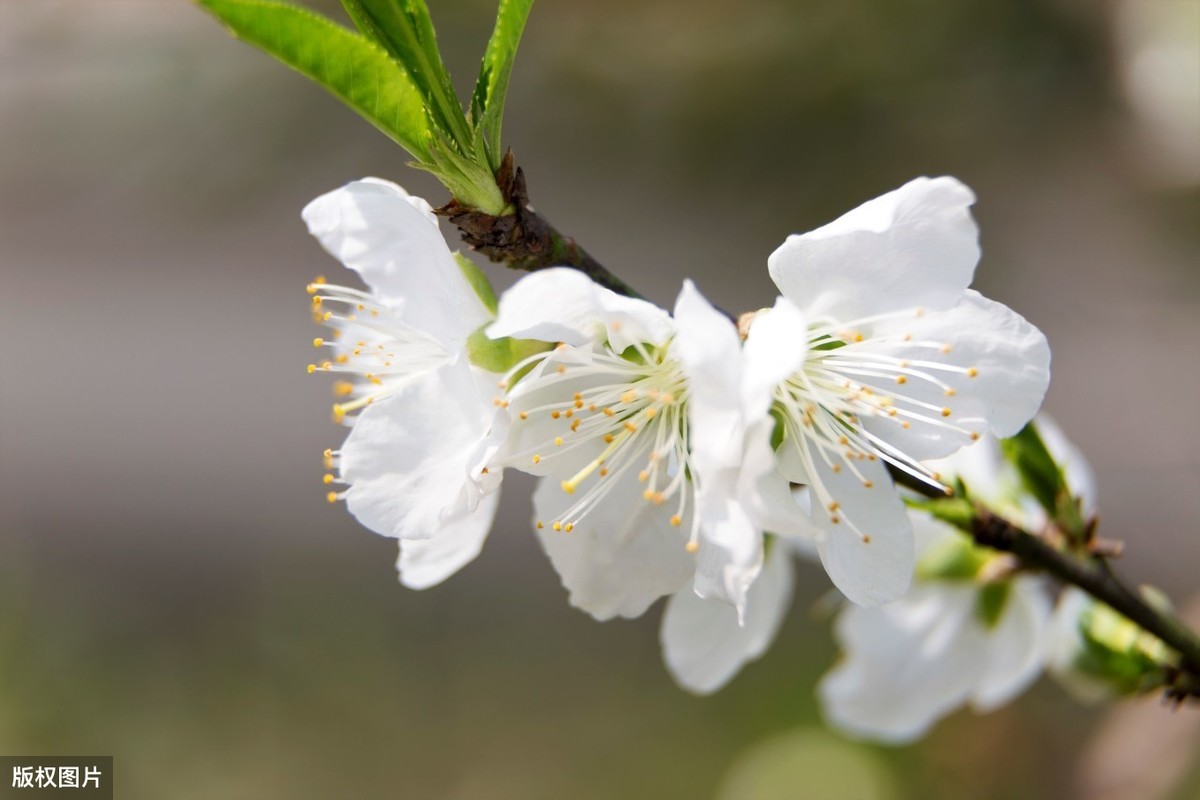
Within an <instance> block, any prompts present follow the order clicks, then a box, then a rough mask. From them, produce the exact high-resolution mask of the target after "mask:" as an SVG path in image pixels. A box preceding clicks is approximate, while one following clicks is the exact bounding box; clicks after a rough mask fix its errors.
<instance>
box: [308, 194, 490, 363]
mask: <svg viewBox="0 0 1200 800" xmlns="http://www.w3.org/2000/svg"><path fill="white" fill-rule="evenodd" d="M303 217H304V221H305V223H307V225H308V230H309V232H310V233H311V234H312V235H313V236H315V237H317V239H318V240H319V241H320V242H321V244H322V246H324V248H325V249H326V250H327V251H329V254H330V255H332V256H333V257H334V258H336V259H337V260H338V261H341V262H342V263H343V264H345V265H346V266H347V267H349V268H350V269H352V270H354V271H356V272H358V273H359V275H361V276H362V279H363V280H364V281H365V282H366V283H367V285H368V286H370V287H371V289H373V290H374V292H375V294H376V295H377V296H378V297H379V298H380V299H381V300H382V301H383V302H384V303H386V304H387V305H389V306H391V307H393V308H396V309H398V311H399V313H400V315H401V316H402V318H403V319H404V320H405V321H406V322H407V323H408V324H409V325H411V326H413V327H414V328H416V329H418V330H421V331H424V332H426V333H428V334H430V335H432V336H433V337H434V338H435V339H437V340H438V341H439V342H441V343H442V344H443V345H445V346H446V347H447V348H448V349H450V350H458V349H460V348H461V347H462V346H463V343H464V342H465V341H466V339H467V337H468V336H470V335H471V333H473V332H474V331H475V330H476V329H478V328H479V326H481V325H483V324H484V323H485V322H487V320H488V312H487V310H486V309H485V308H484V306H483V303H482V302H481V301H480V300H479V297H478V296H477V295H476V294H475V291H474V290H473V289H472V288H471V286H470V284H469V283H468V282H467V280H466V278H465V277H464V276H463V274H462V271H461V270H460V269H459V266H458V264H457V263H455V261H454V257H453V256H452V255H451V254H450V249H449V248H448V247H447V246H446V240H445V239H443V238H442V234H441V232H440V231H439V230H438V227H437V220H436V218H435V217H434V216H433V215H432V213H431V211H430V209H429V204H428V203H426V202H425V201H424V200H422V199H420V198H419V197H412V196H411V195H409V194H408V193H407V192H405V191H404V190H403V189H401V188H400V187H399V186H397V185H395V184H393V183H388V182H387V181H382V180H379V179H368V180H363V181H355V182H353V183H350V184H348V185H346V186H343V187H342V188H340V189H335V190H334V191H332V192H329V193H328V194H324V195H321V196H320V197H318V198H317V199H316V200H313V201H312V202H311V203H309V204H308V205H307V206H306V207H305V208H304V211H303Z"/></svg>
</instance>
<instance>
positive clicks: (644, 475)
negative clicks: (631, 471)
mask: <svg viewBox="0 0 1200 800" xmlns="http://www.w3.org/2000/svg"><path fill="white" fill-rule="evenodd" d="M638 480H639V481H641V482H642V483H645V482H646V481H648V480H650V470H648V469H644V470H642V471H641V472H639V473H638Z"/></svg>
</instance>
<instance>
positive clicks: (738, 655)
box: [659, 545, 792, 694]
mask: <svg viewBox="0 0 1200 800" xmlns="http://www.w3.org/2000/svg"><path fill="white" fill-rule="evenodd" d="M791 599H792V563H791V555H790V553H789V552H788V550H787V548H786V547H782V546H780V545H776V546H775V547H774V548H772V550H771V553H770V555H768V556H767V559H766V564H765V565H764V566H763V569H762V573H761V574H760V575H759V576H758V579H757V580H755V581H754V584H753V585H752V586H751V587H750V591H749V593H748V595H747V597H746V611H745V618H744V622H745V624H743V625H739V624H738V615H737V612H736V611H735V610H734V609H733V608H732V607H731V606H729V605H728V604H727V603H723V602H720V601H718V600H705V599H702V598H701V597H699V596H698V595H697V594H696V592H695V591H694V590H693V589H692V587H690V586H685V587H684V588H683V589H680V590H679V591H678V592H676V593H675V594H673V595H672V596H671V599H670V600H668V601H667V608H666V611H664V612H663V619H662V628H661V631H660V634H659V639H660V640H661V642H662V648H663V659H664V660H665V661H666V665H667V669H668V670H669V671H670V673H671V675H672V676H673V677H674V678H675V680H676V681H677V682H678V683H679V685H681V686H683V687H684V688H685V689H689V690H691V691H693V692H696V693H698V694H710V693H712V692H715V691H717V690H718V689H720V688H721V687H722V686H724V685H725V684H726V683H728V682H729V681H730V679H732V678H733V676H734V675H736V674H737V672H738V670H740V669H741V668H742V667H743V666H744V665H745V664H747V663H749V662H750V661H753V660H754V659H756V658H758V657H759V656H761V655H762V654H763V653H764V652H766V649H767V648H768V647H769V646H770V644H771V642H772V641H773V640H774V639H775V635H776V634H777V633H778V632H779V626H780V625H781V624H782V622H783V617H784V614H786V613H787V609H788V607H789V606H790V605H791Z"/></svg>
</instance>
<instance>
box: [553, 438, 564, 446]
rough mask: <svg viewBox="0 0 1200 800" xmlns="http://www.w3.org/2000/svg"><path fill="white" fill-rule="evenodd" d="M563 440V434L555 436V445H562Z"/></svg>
mask: <svg viewBox="0 0 1200 800" xmlns="http://www.w3.org/2000/svg"><path fill="white" fill-rule="evenodd" d="M562 442H563V440H562V437H561V436H555V437H554V446H555V447H562Z"/></svg>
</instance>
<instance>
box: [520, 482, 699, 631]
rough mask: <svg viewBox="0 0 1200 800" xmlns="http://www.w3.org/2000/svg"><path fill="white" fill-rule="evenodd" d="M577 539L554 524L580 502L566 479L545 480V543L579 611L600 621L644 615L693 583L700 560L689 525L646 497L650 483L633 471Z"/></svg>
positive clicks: (540, 496) (539, 498) (538, 498)
mask: <svg viewBox="0 0 1200 800" xmlns="http://www.w3.org/2000/svg"><path fill="white" fill-rule="evenodd" d="M612 479H613V480H617V481H618V483H617V484H616V485H614V486H613V487H612V490H611V493H610V494H609V495H608V496H607V497H605V498H604V500H603V501H602V502H600V503H599V504H597V505H596V507H595V508H594V509H593V510H592V511H591V512H589V513H588V514H587V515H586V516H585V517H583V518H582V519H581V520H580V521H579V523H578V524H577V525H576V526H575V528H574V530H572V531H571V532H570V533H568V532H566V531H555V530H553V528H552V525H551V520H554V519H555V518H556V517H557V516H558V515H559V514H561V513H562V512H563V511H565V510H566V509H567V507H568V506H569V505H570V503H571V500H572V497H571V495H568V494H566V493H564V492H563V491H562V489H561V488H560V485H559V484H560V480H559V479H558V476H551V477H548V478H545V479H543V480H542V481H541V482H539V484H538V488H537V490H536V491H535V492H534V494H533V507H534V513H535V516H536V519H537V520H539V521H542V523H543V528H542V529H541V530H539V531H538V534H539V537H538V538H539V539H540V540H541V542H542V546H543V547H544V548H545V550H546V553H547V555H549V556H550V561H551V563H553V564H554V568H555V569H556V570H557V571H558V574H559V576H560V577H561V578H562V582H563V586H564V587H566V589H567V590H568V591H569V592H570V597H569V600H570V602H571V605H573V606H575V607H576V608H580V609H583V610H584V611H586V612H588V613H589V614H591V615H592V616H593V617H595V618H596V619H598V620H601V621H603V620H607V619H611V618H613V617H616V616H621V617H638V616H641V615H642V614H643V613H645V611H646V609H647V608H649V607H650V604H651V603H653V602H654V601H655V600H657V599H658V598H659V597H662V596H663V595H668V594H673V593H674V592H676V591H678V590H679V588H680V587H681V586H683V585H684V584H685V583H687V582H688V580H689V579H690V578H691V577H692V574H693V570H694V558H693V557H692V556H691V555H690V554H689V553H688V552H687V550H686V548H685V545H686V544H687V536H686V534H685V533H683V531H685V530H687V528H686V521H685V524H684V526H681V527H676V526H673V525H671V524H670V514H671V512H670V511H668V510H666V509H664V508H663V507H660V506H657V505H655V504H653V503H650V502H647V501H645V500H643V499H642V484H641V483H639V482H638V480H637V476H636V474H635V473H634V472H633V471H632V470H631V471H628V472H627V473H626V474H625V475H622V476H620V477H616V476H614V478H612Z"/></svg>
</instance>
